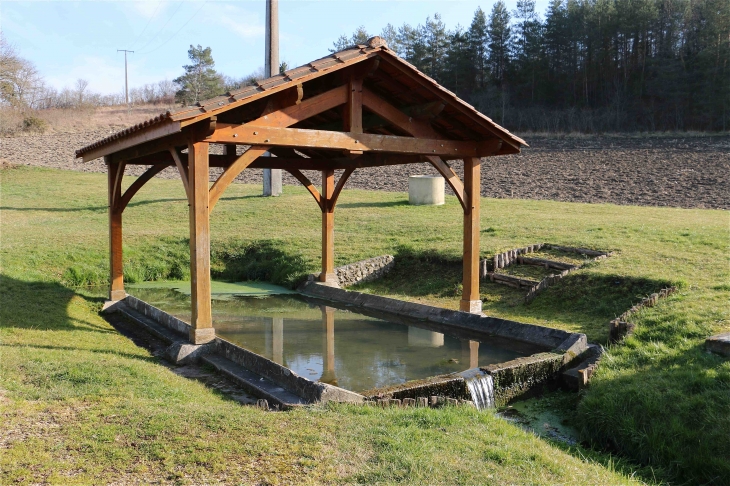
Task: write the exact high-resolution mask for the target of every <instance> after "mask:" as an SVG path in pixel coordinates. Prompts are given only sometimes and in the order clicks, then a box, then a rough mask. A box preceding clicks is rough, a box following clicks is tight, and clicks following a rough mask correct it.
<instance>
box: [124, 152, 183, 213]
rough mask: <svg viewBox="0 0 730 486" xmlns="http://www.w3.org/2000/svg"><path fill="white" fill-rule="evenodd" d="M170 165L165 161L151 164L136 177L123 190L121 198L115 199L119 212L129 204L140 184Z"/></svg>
mask: <svg viewBox="0 0 730 486" xmlns="http://www.w3.org/2000/svg"><path fill="white" fill-rule="evenodd" d="M170 166H172V163H171V162H166V163H163V164H157V165H153V166H152V167H150V168H149V169H147V171H145V172H144V174H142V175H141V176H139V177H137V180H136V181H134V182H133V183H132V185H131V186H129V187H128V188H127V190H126V191H124V194H123V195H122V197H121V198H119V200H118V201H117V209H118V210H119V212H120V213H121V212H123V211H124V209H125V208H126V207H127V205H128V204H129V201H130V200H131V199H132V198H133V197H134V195H135V194H137V191H139V190H140V189H141V188H142V186H144V185H145V184H146V183H147V181H149V180H150V179H152V178H153V177H154V176H156V175H157V174H159V173H160V172H162V171H163V170H165V169H167V168H168V167H170Z"/></svg>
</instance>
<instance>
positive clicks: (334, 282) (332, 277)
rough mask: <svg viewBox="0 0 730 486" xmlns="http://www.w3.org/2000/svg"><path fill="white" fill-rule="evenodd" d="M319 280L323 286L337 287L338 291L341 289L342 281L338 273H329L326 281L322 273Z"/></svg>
mask: <svg viewBox="0 0 730 486" xmlns="http://www.w3.org/2000/svg"><path fill="white" fill-rule="evenodd" d="M317 280H319V282H320V283H321V284H322V285H326V286H328V287H336V288H338V289H339V288H340V279H338V278H337V274H336V273H328V274H327V275H326V276H325V278H324V279H323V278H322V274H321V273H320V274H319V277H318V279H317Z"/></svg>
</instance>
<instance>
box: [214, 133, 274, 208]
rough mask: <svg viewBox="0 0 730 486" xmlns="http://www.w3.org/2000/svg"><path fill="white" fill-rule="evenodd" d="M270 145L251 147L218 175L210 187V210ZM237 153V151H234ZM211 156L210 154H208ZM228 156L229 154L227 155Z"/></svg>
mask: <svg viewBox="0 0 730 486" xmlns="http://www.w3.org/2000/svg"><path fill="white" fill-rule="evenodd" d="M268 149H269V147H262V146H255V147H251V148H249V149H248V150H247V151H245V152H244V153H243V154H241V155H240V156H239V157H238V158H237V159H236V160H235V161H234V162H233V163H232V164H231V165H229V166H228V167H227V168H226V170H224V171H223V173H222V174H221V175H220V176H218V179H216V181H215V182H214V183H213V187H211V188H210V196H209V199H208V206H209V208H210V211H213V208H215V205H216V204H217V203H218V200H219V199H220V197H221V196H222V195H223V192H224V191H225V190H226V188H228V186H229V185H231V183H232V182H233V181H234V180H235V179H236V177H238V174H240V173H241V172H242V171H243V170H244V169H245V168H246V167H249V166H250V165H251V163H252V162H253V161H254V160H256V159H258V158H259V157H261V156H262V155H263V154H265V153H266V151H267V150H268ZM234 153H235V152H234ZM208 157H210V156H208ZM226 157H228V155H226Z"/></svg>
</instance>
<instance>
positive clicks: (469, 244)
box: [459, 157, 482, 314]
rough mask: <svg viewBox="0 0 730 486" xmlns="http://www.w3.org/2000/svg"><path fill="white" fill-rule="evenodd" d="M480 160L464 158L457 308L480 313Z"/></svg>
mask: <svg viewBox="0 0 730 486" xmlns="http://www.w3.org/2000/svg"><path fill="white" fill-rule="evenodd" d="M481 163H482V161H481V160H480V159H479V158H478V157H466V158H465V159H464V189H465V190H466V193H467V195H468V201H469V205H468V207H467V209H466V210H465V211H464V255H463V268H464V274H463V280H462V287H463V293H462V295H461V302H459V309H460V310H462V311H464V312H471V313H473V314H481V312H482V301H481V300H480V299H479V217H480V215H479V210H480V202H481V196H480V194H479V187H480V184H479V183H480V170H481Z"/></svg>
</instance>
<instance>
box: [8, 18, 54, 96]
mask: <svg viewBox="0 0 730 486" xmlns="http://www.w3.org/2000/svg"><path fill="white" fill-rule="evenodd" d="M44 91H45V86H44V83H43V78H42V77H41V75H40V74H39V73H38V70H37V69H36V68H35V66H34V65H33V63H32V62H30V61H28V60H27V59H23V58H22V57H20V55H18V53H17V51H16V50H15V47H14V46H12V45H11V44H10V43H9V42H8V41H7V40H6V39H5V37H4V36H3V35H2V33H0V102H1V103H4V104H8V105H10V106H13V107H15V108H26V107H31V108H32V107H33V105H34V104H35V103H36V102H37V101H38V100H39V99H40V97H41V95H42V93H43V92H44Z"/></svg>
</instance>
